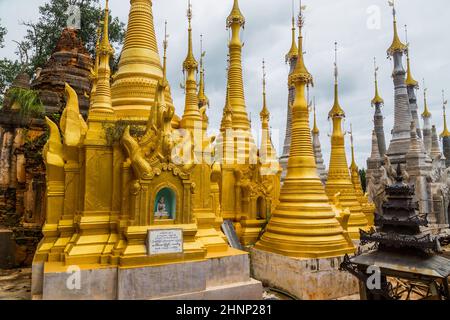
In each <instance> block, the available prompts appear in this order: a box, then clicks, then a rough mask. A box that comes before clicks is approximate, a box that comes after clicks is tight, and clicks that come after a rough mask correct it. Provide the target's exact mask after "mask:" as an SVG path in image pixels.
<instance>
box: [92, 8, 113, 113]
mask: <svg viewBox="0 0 450 320" xmlns="http://www.w3.org/2000/svg"><path fill="white" fill-rule="evenodd" d="M104 15H105V16H104V19H103V36H102V41H101V42H100V46H99V50H98V52H97V55H98V56H99V63H98V75H97V87H96V92H95V96H94V97H93V99H94V102H93V103H92V106H91V109H90V111H89V114H90V115H91V114H92V113H108V114H112V113H114V110H113V108H112V102H111V84H110V78H111V68H110V66H109V60H110V58H111V56H112V55H113V54H114V50H113V48H112V46H111V44H110V43H109V8H108V0H106V3H105V13H104Z"/></svg>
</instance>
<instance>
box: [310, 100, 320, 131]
mask: <svg viewBox="0 0 450 320" xmlns="http://www.w3.org/2000/svg"><path fill="white" fill-rule="evenodd" d="M313 112H314V125H313V129H312V130H311V132H312V134H319V133H320V130H319V127H318V126H317V116H316V97H313Z"/></svg>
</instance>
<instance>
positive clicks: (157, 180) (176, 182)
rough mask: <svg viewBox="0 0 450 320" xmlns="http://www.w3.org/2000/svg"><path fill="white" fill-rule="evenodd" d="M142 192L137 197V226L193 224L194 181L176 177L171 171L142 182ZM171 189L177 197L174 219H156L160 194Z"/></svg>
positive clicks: (135, 208) (135, 207)
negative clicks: (156, 202) (156, 203)
mask: <svg viewBox="0 0 450 320" xmlns="http://www.w3.org/2000/svg"><path fill="white" fill-rule="evenodd" d="M140 185H141V188H140V191H139V192H138V194H137V195H136V205H135V206H134V207H133V209H134V210H135V214H134V216H135V217H136V219H135V221H136V223H137V225H140V226H150V225H177V224H189V223H192V221H193V217H192V204H191V200H192V181H191V180H190V179H183V178H181V177H180V176H178V175H174V174H173V173H172V172H171V171H163V172H161V174H160V175H157V176H154V177H153V178H152V179H141V180H140ZM165 188H168V189H170V190H171V191H172V192H173V194H174V196H175V212H174V219H162V220H157V219H155V210H154V204H155V200H156V196H157V195H158V193H159V192H160V191H161V190H163V189H165Z"/></svg>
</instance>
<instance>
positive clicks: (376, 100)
mask: <svg viewBox="0 0 450 320" xmlns="http://www.w3.org/2000/svg"><path fill="white" fill-rule="evenodd" d="M373 65H374V70H375V72H374V74H375V97H374V98H373V99H372V106H375V105H377V104H378V105H382V104H384V100H383V99H382V98H381V97H380V94H379V91H378V70H379V68H378V66H377V58H375V57H374V58H373Z"/></svg>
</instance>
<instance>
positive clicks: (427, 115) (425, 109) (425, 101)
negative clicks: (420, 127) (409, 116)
mask: <svg viewBox="0 0 450 320" xmlns="http://www.w3.org/2000/svg"><path fill="white" fill-rule="evenodd" d="M427 91H428V89H427V88H426V87H425V79H424V80H423V106H424V111H423V113H422V118H424V119H425V118H431V112H430V111H429V110H428V103H427Z"/></svg>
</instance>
